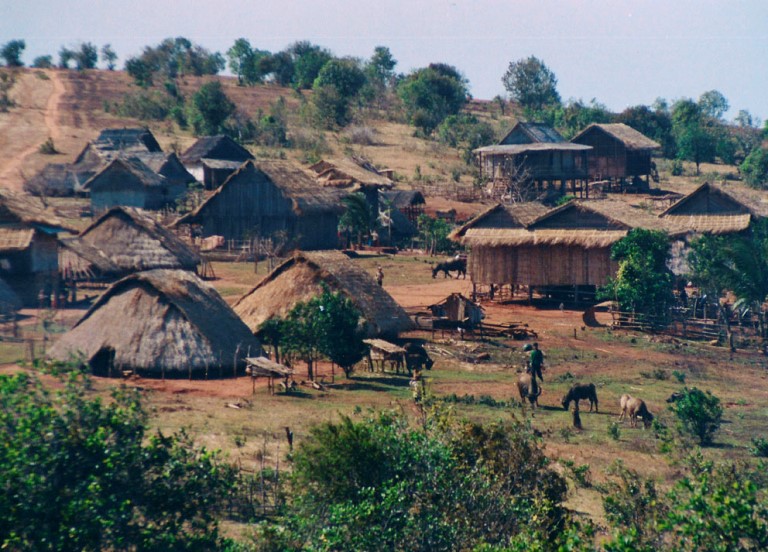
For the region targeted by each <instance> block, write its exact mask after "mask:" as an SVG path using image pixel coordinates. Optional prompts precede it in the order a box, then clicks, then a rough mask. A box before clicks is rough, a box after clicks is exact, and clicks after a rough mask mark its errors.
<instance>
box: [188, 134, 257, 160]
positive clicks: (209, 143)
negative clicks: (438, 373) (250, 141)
mask: <svg viewBox="0 0 768 552" xmlns="http://www.w3.org/2000/svg"><path fill="white" fill-rule="evenodd" d="M203 159H222V160H224V159H225V160H227V161H239V162H240V163H244V162H245V161H248V160H249V159H253V155H252V154H251V152H249V151H248V150H247V149H245V148H244V147H243V146H241V145H240V144H238V143H237V142H235V141H234V140H232V138H230V137H229V136H224V135H223V134H220V135H218V136H203V137H201V138H198V140H197V141H196V142H195V143H194V144H192V145H191V146H190V147H189V148H188V149H187V150H186V151H185V152H184V153H182V154H181V161H182V162H183V163H184V164H185V165H190V164H195V163H200V162H201V161H202V160H203Z"/></svg>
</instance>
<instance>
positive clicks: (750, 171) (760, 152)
mask: <svg viewBox="0 0 768 552" xmlns="http://www.w3.org/2000/svg"><path fill="white" fill-rule="evenodd" d="M740 169H741V174H743V175H744V180H745V181H746V183H747V184H749V185H750V186H753V187H755V188H766V187H768V148H764V147H757V148H755V149H753V150H752V151H751V152H750V153H749V155H747V158H746V159H744V162H743V163H742V164H741V167H740Z"/></svg>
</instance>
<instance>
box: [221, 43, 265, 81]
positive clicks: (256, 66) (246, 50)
mask: <svg viewBox="0 0 768 552" xmlns="http://www.w3.org/2000/svg"><path fill="white" fill-rule="evenodd" d="M269 55H271V54H270V53H269V52H267V51H265V50H258V49H255V48H253V47H251V43H250V42H248V40H247V39H245V38H238V39H237V40H235V43H234V44H233V45H232V47H231V48H230V49H229V50H227V58H229V68H230V69H231V70H232V72H233V73H234V74H235V75H237V81H238V83H240V84H249V85H253V84H257V83H260V82H262V81H263V80H264V73H263V69H264V65H263V63H262V62H261V60H262V59H264V58H266V57H267V56H269Z"/></svg>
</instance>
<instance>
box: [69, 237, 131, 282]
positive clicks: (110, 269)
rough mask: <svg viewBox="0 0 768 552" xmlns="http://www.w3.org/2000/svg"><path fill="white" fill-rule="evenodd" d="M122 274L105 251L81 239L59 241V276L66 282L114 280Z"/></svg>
mask: <svg viewBox="0 0 768 552" xmlns="http://www.w3.org/2000/svg"><path fill="white" fill-rule="evenodd" d="M122 272H123V271H122V270H120V268H119V267H118V266H117V265H116V264H115V263H113V262H112V261H111V260H110V259H109V257H107V255H106V254H105V253H104V252H103V251H101V250H100V249H98V248H96V247H94V246H92V245H91V244H89V243H87V242H85V241H83V240H81V239H80V238H62V239H59V274H61V277H62V278H64V279H65V280H74V281H79V280H96V279H101V278H112V277H114V276H116V275H118V274H121V273H122Z"/></svg>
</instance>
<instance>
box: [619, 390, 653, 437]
mask: <svg viewBox="0 0 768 552" xmlns="http://www.w3.org/2000/svg"><path fill="white" fill-rule="evenodd" d="M619 405H620V406H621V414H620V415H619V420H623V419H624V418H625V417H627V416H629V426H630V427H637V418H638V417H640V418H642V419H643V427H644V428H645V429H648V428H649V427H651V422H653V414H651V413H650V412H649V411H648V407H647V406H646V405H645V401H643V400H642V399H638V398H637V397H632V396H630V395H622V396H621V399H619Z"/></svg>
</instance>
